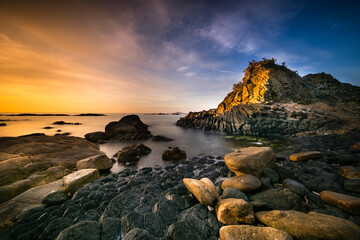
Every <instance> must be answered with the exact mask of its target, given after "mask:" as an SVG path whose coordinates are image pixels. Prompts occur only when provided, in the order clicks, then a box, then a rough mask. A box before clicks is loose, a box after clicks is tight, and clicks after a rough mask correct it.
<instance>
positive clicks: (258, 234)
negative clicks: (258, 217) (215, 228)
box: [220, 225, 293, 240]
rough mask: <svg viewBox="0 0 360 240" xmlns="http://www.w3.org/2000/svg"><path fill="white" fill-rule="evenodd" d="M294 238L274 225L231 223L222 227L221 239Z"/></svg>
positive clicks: (262, 239)
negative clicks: (260, 225) (258, 225)
mask: <svg viewBox="0 0 360 240" xmlns="http://www.w3.org/2000/svg"><path fill="white" fill-rule="evenodd" d="M235 239H236V240H249V239H251V240H274V239H276V240H292V239H293V238H292V237H291V235H289V234H288V233H286V232H283V231H281V230H278V229H276V228H272V227H255V226H249V225H229V226H224V227H222V228H220V240H235Z"/></svg>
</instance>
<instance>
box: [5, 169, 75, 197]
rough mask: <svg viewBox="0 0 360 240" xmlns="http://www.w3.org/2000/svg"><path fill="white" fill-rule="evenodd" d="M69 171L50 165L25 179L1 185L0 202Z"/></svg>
mask: <svg viewBox="0 0 360 240" xmlns="http://www.w3.org/2000/svg"><path fill="white" fill-rule="evenodd" d="M70 172H71V171H70V170H68V169H66V168H64V167H61V166H56V167H50V168H48V169H46V170H45V171H43V172H37V173H34V174H32V175H31V176H29V177H27V178H26V179H23V180H19V181H16V182H14V183H12V184H9V185H4V186H1V187H0V203H3V202H6V201H8V200H10V199H11V198H13V197H15V196H17V195H19V194H21V193H23V192H25V191H26V190H28V189H30V188H33V187H36V186H40V185H44V184H48V183H51V182H53V181H56V180H58V179H60V178H62V177H63V176H65V175H67V174H69V173H70Z"/></svg>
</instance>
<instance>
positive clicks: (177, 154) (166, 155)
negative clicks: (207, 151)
mask: <svg viewBox="0 0 360 240" xmlns="http://www.w3.org/2000/svg"><path fill="white" fill-rule="evenodd" d="M184 158H186V152H185V151H184V150H180V149H179V148H178V147H174V148H171V149H170V150H165V151H163V153H162V159H163V160H165V161H170V160H181V159H184Z"/></svg>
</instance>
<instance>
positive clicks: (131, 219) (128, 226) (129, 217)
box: [121, 212, 144, 234]
mask: <svg viewBox="0 0 360 240" xmlns="http://www.w3.org/2000/svg"><path fill="white" fill-rule="evenodd" d="M143 222H144V216H143V214H141V213H138V212H130V213H128V214H126V215H125V216H124V217H122V218H121V229H122V231H123V233H125V234H126V233H127V232H129V231H130V230H132V229H134V228H143V225H144V224H143Z"/></svg>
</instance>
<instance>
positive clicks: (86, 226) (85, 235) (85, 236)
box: [56, 221, 101, 240]
mask: <svg viewBox="0 0 360 240" xmlns="http://www.w3.org/2000/svg"><path fill="white" fill-rule="evenodd" d="M100 238H101V223H100V222H98V221H81V222H79V223H77V224H75V225H72V226H70V227H68V228H66V229H64V230H62V231H61V232H60V234H59V236H58V237H57V238H56V240H75V239H76V240H100Z"/></svg>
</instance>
